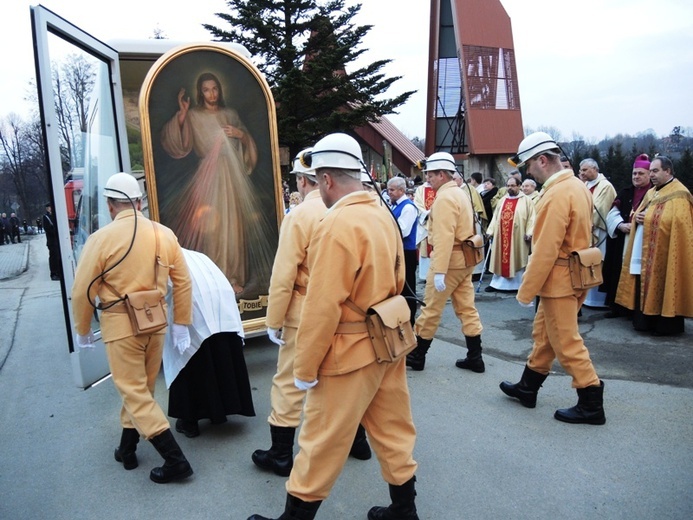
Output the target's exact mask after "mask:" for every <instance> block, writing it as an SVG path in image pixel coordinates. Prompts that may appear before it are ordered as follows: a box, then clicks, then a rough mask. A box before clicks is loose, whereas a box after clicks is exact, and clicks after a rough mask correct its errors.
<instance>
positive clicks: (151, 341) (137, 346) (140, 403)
mask: <svg viewBox="0 0 693 520" xmlns="http://www.w3.org/2000/svg"><path fill="white" fill-rule="evenodd" d="M163 348H164V335H163V334H152V335H141V336H130V337H127V338H123V339H119V340H116V341H111V342H108V343H106V354H107V356H108V364H109V366H110V368H111V374H112V375H113V384H114V385H115V387H116V389H117V390H118V392H119V393H120V396H121V397H122V399H123V408H122V409H121V411H120V424H121V425H122V426H123V428H136V429H137V431H138V432H139V433H140V435H142V436H143V437H144V438H145V439H147V440H149V439H151V438H152V437H156V436H157V435H159V434H160V433H162V432H164V431H166V430H168V429H169V428H170V425H169V422H168V419H167V418H166V415H164V412H163V410H162V409H161V407H160V406H159V403H157V402H156V400H155V399H154V387H155V385H156V377H157V375H158V374H159V369H160V368H161V356H162V353H163Z"/></svg>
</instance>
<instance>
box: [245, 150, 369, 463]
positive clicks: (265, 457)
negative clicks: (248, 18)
mask: <svg viewBox="0 0 693 520" xmlns="http://www.w3.org/2000/svg"><path fill="white" fill-rule="evenodd" d="M310 151H311V149H310V148H308V149H306V150H303V151H302V152H301V153H300V154H299V155H298V156H297V157H296V159H294V165H293V169H292V170H291V173H292V174H295V175H296V185H297V188H298V191H299V193H300V194H301V197H302V198H303V202H301V203H300V204H298V205H297V206H296V207H295V208H293V209H292V210H291V211H290V212H289V213H288V214H287V215H286V217H284V220H283V221H282V227H281V231H280V233H279V245H278V247H277V255H276V256H275V259H274V266H273V267H272V279H271V280H270V288H269V305H268V307H267V316H266V318H265V322H266V324H267V334H268V336H269V338H270V340H271V341H272V342H273V343H275V344H276V345H278V346H279V355H278V357H277V373H276V374H275V375H274V378H273V379H272V390H271V392H270V400H271V405H272V411H271V413H270V416H269V417H268V419H267V420H268V422H269V424H270V435H271V437H272V446H271V447H270V449H269V450H256V451H255V452H254V453H253V456H252V459H253V462H254V463H255V464H256V465H257V466H259V467H261V468H263V469H269V470H271V471H274V472H275V473H276V474H277V475H281V476H284V477H288V476H289V473H290V472H291V468H292V467H293V448H294V436H295V433H296V428H298V425H299V423H300V422H301V410H302V409H303V398H304V397H305V395H306V392H305V391H304V390H299V389H298V388H296V386H295V385H294V355H295V352H296V332H297V331H298V323H299V318H300V316H301V309H302V308H303V300H304V299H305V295H306V288H307V286H308V265H307V258H306V257H307V253H308V244H309V243H310V239H311V237H312V236H313V232H314V231H315V228H316V227H317V225H318V223H319V222H320V220H321V219H322V217H323V216H324V215H325V211H326V210H327V208H326V207H325V203H324V202H323V201H322V198H321V197H320V192H319V191H318V184H317V181H316V179H315V175H314V173H315V172H314V171H313V170H312V169H309V168H306V167H305V166H303V165H302V164H301V159H302V157H303V154H306V153H308V152H310ZM352 455H354V456H355V457H356V458H359V459H361V460H366V459H368V458H370V456H371V453H370V448H369V447H368V441H367V440H366V434H365V431H364V429H363V427H362V426H360V425H359V429H358V432H357V436H356V440H355V441H354V446H352Z"/></svg>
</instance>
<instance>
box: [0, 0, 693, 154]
mask: <svg viewBox="0 0 693 520" xmlns="http://www.w3.org/2000/svg"><path fill="white" fill-rule="evenodd" d="M348 1H350V3H354V2H351V0H348ZM501 2H502V4H503V6H504V7H505V9H506V11H507V12H508V14H509V15H510V18H511V20H512V25H513V35H514V41H515V54H516V61H517V69H518V77H519V83H520V100H521V106H522V115H523V123H524V125H525V127H529V128H532V129H536V128H537V127H540V126H553V127H555V128H557V129H559V130H560V132H561V134H562V137H563V138H564V139H571V138H572V137H573V134H574V133H576V134H579V135H581V136H582V137H583V138H586V139H588V140H599V139H601V138H603V137H605V136H614V135H616V134H618V133H630V134H636V133H639V132H642V131H645V130H647V129H652V130H653V131H654V132H655V133H657V134H658V135H660V136H662V135H667V134H668V133H669V132H670V131H671V129H672V128H673V127H674V126H677V125H680V126H682V127H684V128H687V127H688V128H689V129H690V131H691V132H693V103H692V102H691V94H690V93H691V91H692V90H693V88H692V85H693V2H691V1H690V0H658V1H657V2H652V1H651V0H579V1H578V0H558V1H557V0H501ZM35 3H36V2H30V1H28V0H10V1H6V2H3V7H2V14H1V15H0V45H2V53H1V54H0V66H1V67H2V69H1V70H2V77H1V79H0V117H4V116H6V115H7V114H9V113H11V112H16V113H18V114H20V115H22V116H26V115H27V114H28V113H29V109H30V106H29V105H28V104H27V103H26V102H24V101H23V99H24V98H25V97H26V93H27V89H28V83H29V81H30V80H31V79H32V78H33V75H34V60H33V54H32V39H31V23H30V15H29V6H30V5H32V4H35ZM362 3H363V7H362V9H361V13H360V14H359V16H358V17H357V19H356V20H357V23H359V24H370V25H373V26H374V27H373V29H372V30H371V32H370V34H369V35H368V36H367V38H366V39H365V41H364V47H366V48H367V49H369V50H368V51H367V52H366V53H365V56H366V58H367V59H368V60H376V59H386V58H389V59H393V60H394V62H393V63H391V64H390V65H388V66H387V67H386V69H385V73H386V74H387V75H389V76H403V79H402V80H400V81H399V82H397V83H395V85H394V87H393V90H392V92H391V95H396V94H398V93H400V92H402V91H405V90H418V92H417V93H416V94H415V95H414V96H412V98H411V99H410V101H409V102H408V103H407V104H406V105H405V106H403V107H402V108H401V109H400V114H399V115H393V116H390V118H391V119H392V121H393V122H394V123H395V124H396V125H397V126H398V127H399V128H400V129H401V130H402V131H403V132H404V133H405V134H406V135H408V136H409V137H414V136H419V137H423V136H424V133H425V130H424V128H425V111H426V102H425V94H426V73H427V60H428V27H429V22H428V19H429V11H430V2H429V0H362ZM43 5H44V6H45V7H47V8H48V9H50V10H52V11H53V12H55V13H56V14H58V15H60V16H62V17H63V18H65V19H67V20H68V21H70V22H72V23H73V24H75V25H76V26H78V27H80V28H81V29H83V30H85V31H86V32H88V33H89V34H91V35H92V36H94V37H96V38H98V39H100V40H102V41H105V42H108V40H110V39H123V38H132V39H147V38H150V37H151V36H152V34H153V32H154V29H156V28H159V29H161V30H162V31H163V32H164V34H165V35H166V36H167V37H168V38H171V39H175V40H185V41H203V40H207V41H209V39H210V38H209V33H207V32H206V31H205V30H204V29H202V27H201V24H202V23H211V24H214V25H222V24H221V23H220V22H221V20H220V19H218V18H217V17H215V16H214V13H216V12H225V11H227V9H226V2H225V1H224V0H195V1H194V2H192V3H185V4H180V3H178V2H170V1H167V0H146V1H143V0H119V1H117V2H108V3H106V2H94V1H93V0H44V1H43ZM172 5H179V6H180V5H185V6H186V9H185V10H184V9H182V8H180V7H176V8H173V7H172ZM190 5H193V6H194V7H195V10H194V12H192V11H190V10H189V8H187V6H190Z"/></svg>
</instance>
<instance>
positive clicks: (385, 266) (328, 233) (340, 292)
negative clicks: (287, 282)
mask: <svg viewBox="0 0 693 520" xmlns="http://www.w3.org/2000/svg"><path fill="white" fill-rule="evenodd" d="M458 191H459V190H458ZM460 195H461V193H460ZM308 258H309V261H308V265H309V270H310V283H309V284H308V292H307V294H306V299H305V302H304V305H303V310H302V311H301V320H300V323H299V326H298V333H297V339H296V358H295V360H294V376H295V377H296V378H298V379H300V380H302V381H314V380H315V379H316V378H318V374H321V375H338V374H346V373H349V372H352V371H354V370H358V369H359V368H362V367H364V366H366V365H368V364H370V363H373V362H375V353H374V352H373V346H372V344H371V341H370V338H369V337H368V333H366V332H363V333H356V334H335V331H336V329H337V326H338V325H339V323H340V322H358V321H361V322H362V321H364V318H363V317H362V316H360V315H359V314H358V313H356V312H355V311H353V310H351V309H349V308H348V307H346V306H345V305H344V302H345V301H346V300H347V299H351V301H353V302H354V304H356V306H358V307H359V308H360V309H362V310H364V311H365V310H366V309H368V308H369V307H370V306H372V305H375V304H376V303H379V302H381V301H383V300H385V299H387V298H389V297H390V296H394V295H397V294H400V293H401V292H402V288H403V287H404V250H403V249H402V240H401V239H400V237H399V231H398V229H397V222H396V221H395V220H394V218H393V217H392V215H391V214H390V212H389V211H388V209H387V208H386V207H385V206H383V205H382V203H381V202H380V201H378V200H376V199H374V198H373V197H372V196H371V195H370V194H369V193H367V192H365V191H364V192H356V193H353V194H350V195H347V196H346V197H343V198H342V199H340V200H339V201H338V202H337V203H336V204H335V205H334V206H332V208H330V210H329V211H328V212H327V214H326V215H325V217H324V218H323V220H322V222H320V224H319V225H318V227H317V229H316V230H315V234H314V235H313V238H312V240H311V242H310V246H309V248H308ZM396 264H398V267H399V268H398V269H397V272H395V266H396Z"/></svg>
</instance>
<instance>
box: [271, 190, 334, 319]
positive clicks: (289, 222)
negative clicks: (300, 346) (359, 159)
mask: <svg viewBox="0 0 693 520" xmlns="http://www.w3.org/2000/svg"><path fill="white" fill-rule="evenodd" d="M326 210H327V208H326V207H325V203H324V202H323V201H322V198H321V197H320V192H319V191H318V190H313V191H311V192H310V193H308V194H307V195H306V198H305V200H304V201H303V202H302V203H301V204H299V205H298V206H296V207H295V208H294V209H292V210H291V211H290V212H289V213H288V214H287V215H286V216H285V217H284V221H283V222H282V227H281V231H280V233H279V245H278V247H277V255H276V256H275V257H274V265H273V266H272V279H271V280H270V288H269V304H268V307H267V317H266V320H265V321H266V323H267V326H268V327H271V328H273V329H279V328H281V327H282V325H286V326H288V327H298V320H299V318H300V313H301V307H302V305H303V300H304V298H305V294H300V292H299V291H300V289H299V291H297V290H294V286H298V287H300V288H302V289H305V288H306V287H307V285H308V266H307V263H306V255H307V253H308V244H309V243H310V239H311V237H312V236H313V232H314V231H315V228H316V227H317V226H318V223H319V222H320V219H321V218H322V217H323V216H324V215H325V211H326Z"/></svg>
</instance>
